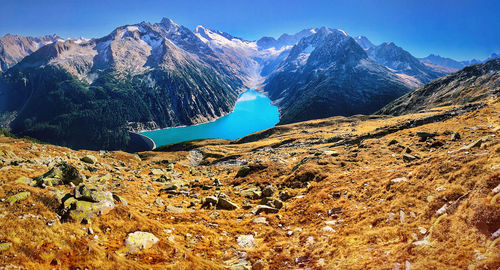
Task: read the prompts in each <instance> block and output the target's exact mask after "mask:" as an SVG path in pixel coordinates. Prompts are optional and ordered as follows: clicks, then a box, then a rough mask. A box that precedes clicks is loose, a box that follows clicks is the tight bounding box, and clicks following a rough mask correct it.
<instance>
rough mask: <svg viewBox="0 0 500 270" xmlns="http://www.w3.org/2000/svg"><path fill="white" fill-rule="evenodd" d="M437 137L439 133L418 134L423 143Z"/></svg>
mask: <svg viewBox="0 0 500 270" xmlns="http://www.w3.org/2000/svg"><path fill="white" fill-rule="evenodd" d="M436 135H437V133H429V132H417V136H418V137H420V141H421V142H425V141H426V140H427V139H433V138H434V137H436Z"/></svg>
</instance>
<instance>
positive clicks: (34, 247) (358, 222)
mask: <svg viewBox="0 0 500 270" xmlns="http://www.w3.org/2000/svg"><path fill="white" fill-rule="evenodd" d="M499 134H500V100H498V99H496V100H491V101H489V103H488V104H484V105H478V104H475V105H466V106H463V107H446V108H439V109H435V110H433V111H429V112H426V113H420V114H412V115H405V116H399V117H392V118H391V117H385V116H354V117H349V118H345V117H334V118H328V119H322V120H316V121H309V122H303V123H298V124H293V125H286V126H278V127H275V128H273V129H270V130H267V131H263V132H260V133H256V134H253V135H250V136H247V137H245V138H243V139H240V140H239V141H233V142H229V141H223V140H204V141H195V142H190V143H182V144H178V145H174V146H169V147H164V148H162V149H159V151H153V152H142V153H138V154H128V153H124V152H107V151H99V152H91V151H73V150H71V149H68V148H63V147H57V146H52V145H45V144H37V143H33V142H31V141H29V140H25V139H13V138H9V137H0V166H1V168H0V181H1V182H0V183H1V186H0V198H1V202H0V224H1V226H0V265H1V267H0V269H18V268H28V269H45V268H47V269H52V268H62V269H68V268H69V269H96V268H99V269H111V268H113V269H142V268H146V269H150V268H151V269H165V268H174V269H219V268H230V269H297V268H310V269H497V268H498V267H500V243H499V240H498V239H500V230H499V229H500V195H499V194H500V144H499V142H500V140H499V139H498V136H499Z"/></svg>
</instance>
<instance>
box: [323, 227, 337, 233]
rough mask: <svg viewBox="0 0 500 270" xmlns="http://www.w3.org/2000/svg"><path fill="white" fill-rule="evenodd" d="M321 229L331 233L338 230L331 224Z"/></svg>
mask: <svg viewBox="0 0 500 270" xmlns="http://www.w3.org/2000/svg"><path fill="white" fill-rule="evenodd" d="M321 231H323V232H330V233H334V232H336V231H335V230H334V229H333V228H332V227H330V226H325V227H323V228H321Z"/></svg>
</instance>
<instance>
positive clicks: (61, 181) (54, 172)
mask: <svg viewBox="0 0 500 270" xmlns="http://www.w3.org/2000/svg"><path fill="white" fill-rule="evenodd" d="M35 181H36V183H37V185H38V186H41V187H45V186H55V185H69V184H70V183H71V184H73V185H75V186H77V185H79V184H81V183H82V182H83V176H82V175H81V174H80V173H79V172H78V170H77V169H76V168H75V167H74V166H72V165H70V164H68V163H67V162H61V163H59V164H57V165H56V166H54V167H53V168H52V169H50V170H49V171H48V172H46V173H44V174H43V175H41V176H39V177H37V178H36V179H35Z"/></svg>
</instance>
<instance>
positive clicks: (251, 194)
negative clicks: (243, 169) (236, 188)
mask: <svg viewBox="0 0 500 270" xmlns="http://www.w3.org/2000/svg"><path fill="white" fill-rule="evenodd" d="M240 195H241V196H243V197H245V198H248V199H252V200H255V199H258V198H260V197H261V196H262V193H261V191H260V190H259V188H257V187H251V188H248V189H244V190H242V191H241V192H240Z"/></svg>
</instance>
